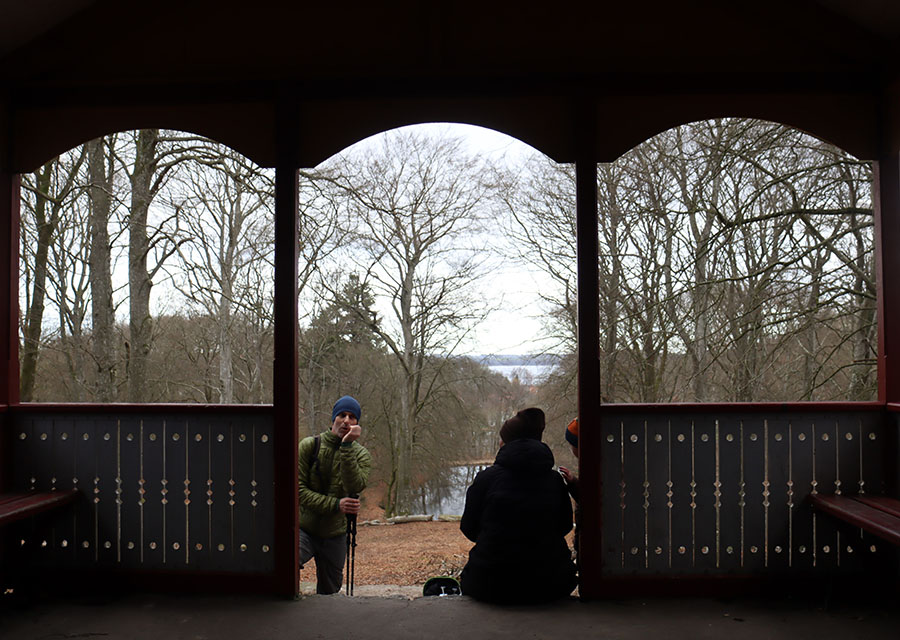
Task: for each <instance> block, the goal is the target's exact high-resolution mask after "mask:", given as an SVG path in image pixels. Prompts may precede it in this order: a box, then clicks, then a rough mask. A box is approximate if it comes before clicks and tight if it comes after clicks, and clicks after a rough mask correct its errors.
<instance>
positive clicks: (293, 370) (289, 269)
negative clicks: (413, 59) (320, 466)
mask: <svg viewBox="0 0 900 640" xmlns="http://www.w3.org/2000/svg"><path fill="white" fill-rule="evenodd" d="M293 107H294V105H293V103H287V104H280V105H279V112H278V119H277V125H276V129H277V130H276V135H277V136H278V146H279V148H278V160H277V165H276V167H275V310H274V315H275V337H274V340H275V359H274V363H273V371H272V376H273V381H272V403H273V408H274V421H275V424H274V429H273V430H274V434H275V447H274V452H275V453H274V465H275V540H274V542H275V581H276V584H275V590H276V592H277V593H279V594H282V595H285V596H288V597H291V598H296V597H297V596H298V595H299V580H300V568H299V564H300V550H299V544H300V530H299V528H298V524H297V519H298V515H299V510H298V504H297V490H298V487H297V446H298V434H297V423H298V400H299V396H298V389H297V275H298V272H297V260H298V230H297V216H298V196H297V170H298V167H297V132H298V125H299V123H298V121H297V119H298V110H297V109H296V108H293Z"/></svg>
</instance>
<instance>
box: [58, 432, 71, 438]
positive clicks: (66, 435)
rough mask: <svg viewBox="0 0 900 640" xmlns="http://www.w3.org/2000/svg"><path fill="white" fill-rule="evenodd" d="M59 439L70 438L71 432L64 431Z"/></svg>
mask: <svg viewBox="0 0 900 640" xmlns="http://www.w3.org/2000/svg"><path fill="white" fill-rule="evenodd" d="M59 439H60V440H68V439H69V434H68V433H66V432H65V431H63V432H62V434H61V435H60V436H59Z"/></svg>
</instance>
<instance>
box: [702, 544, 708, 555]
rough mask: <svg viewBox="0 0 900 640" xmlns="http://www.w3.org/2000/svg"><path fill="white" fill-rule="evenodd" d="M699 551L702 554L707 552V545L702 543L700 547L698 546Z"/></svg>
mask: <svg viewBox="0 0 900 640" xmlns="http://www.w3.org/2000/svg"><path fill="white" fill-rule="evenodd" d="M700 553H702V554H703V555H706V554H707V553H709V547H707V546H706V545H703V546H702V547H700Z"/></svg>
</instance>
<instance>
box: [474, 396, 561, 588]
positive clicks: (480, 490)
mask: <svg viewBox="0 0 900 640" xmlns="http://www.w3.org/2000/svg"><path fill="white" fill-rule="evenodd" d="M543 431H544V412H543V411H541V410H540V409H536V408H532V409H523V410H522V411H519V412H518V413H517V414H516V415H515V416H513V417H512V418H510V419H509V420H507V421H506V422H505V423H504V424H503V427H502V428H501V429H500V439H501V440H502V444H501V446H500V451H499V452H498V453H497V458H496V460H495V461H494V464H493V465H492V466H490V467H488V468H487V469H485V470H483V471H481V472H479V473H478V475H477V476H475V480H474V482H472V486H471V487H469V489H468V491H467V492H466V508H465V511H464V512H463V516H462V521H461V522H460V529H461V530H462V532H463V534H464V535H465V536H466V537H467V538H468V539H469V540H471V541H473V542H474V543H475V546H474V547H472V550H471V551H470V552H469V561H468V562H467V563H466V566H465V568H464V569H463V572H462V576H461V579H460V582H461V583H462V592H463V595H468V596H472V597H473V598H476V599H478V600H485V601H488V602H497V603H504V604H518V603H534V602H547V601H550V600H555V599H557V598H562V597H565V596H567V595H569V594H570V593H572V590H573V589H574V588H575V585H576V583H577V578H576V575H575V565H574V563H573V562H572V556H571V553H570V552H569V547H568V545H567V544H566V540H565V535H566V534H567V533H568V532H569V531H570V530H571V529H572V503H571V501H570V499H569V494H568V492H567V491H566V485H565V483H564V482H563V479H562V478H561V477H560V475H559V473H557V472H556V471H554V469H553V453H551V451H550V448H549V447H548V446H547V445H545V444H544V443H543V442H541V434H542V433H543Z"/></svg>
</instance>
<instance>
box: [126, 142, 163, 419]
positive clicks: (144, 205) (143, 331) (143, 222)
mask: <svg viewBox="0 0 900 640" xmlns="http://www.w3.org/2000/svg"><path fill="white" fill-rule="evenodd" d="M158 143H159V129H142V130H141V131H140V132H139V134H138V139H137V145H136V148H135V157H134V170H133V172H132V174H131V216H130V219H129V224H128V234H129V245H128V286H129V312H130V317H129V324H128V329H129V338H130V343H131V347H130V353H129V363H128V396H129V397H128V399H129V401H131V402H146V401H147V400H149V397H150V394H149V393H148V375H147V363H148V359H149V356H150V349H151V346H152V341H153V319H152V318H151V316H150V291H151V289H152V288H153V282H152V279H151V277H150V274H149V272H148V271H147V259H148V254H149V252H150V238H149V237H148V232H147V217H148V213H149V209H150V202H151V200H152V199H153V193H152V185H153V178H154V175H155V174H156V166H157V155H156V149H157V145H158Z"/></svg>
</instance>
